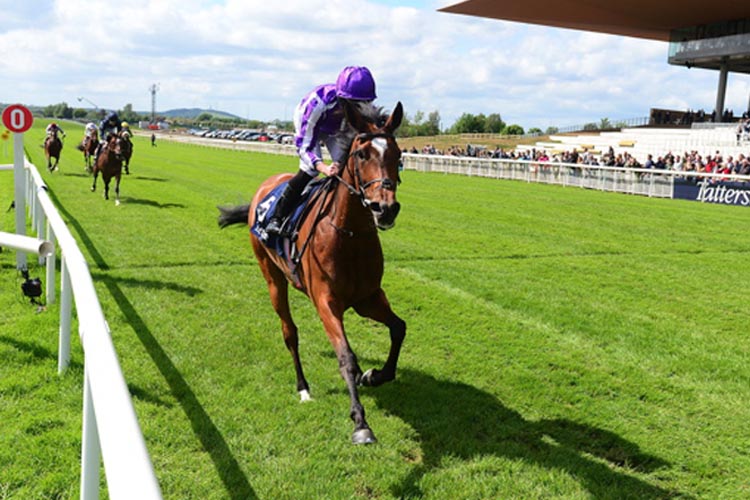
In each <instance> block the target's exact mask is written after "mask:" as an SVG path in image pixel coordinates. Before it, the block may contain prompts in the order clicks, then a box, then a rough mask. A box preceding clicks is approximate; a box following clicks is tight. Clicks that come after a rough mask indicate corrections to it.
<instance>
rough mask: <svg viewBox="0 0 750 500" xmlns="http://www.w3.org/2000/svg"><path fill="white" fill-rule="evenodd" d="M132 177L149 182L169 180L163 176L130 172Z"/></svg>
mask: <svg viewBox="0 0 750 500" xmlns="http://www.w3.org/2000/svg"><path fill="white" fill-rule="evenodd" d="M131 176H132V177H133V179H137V180H139V181H151V182H169V180H168V179H165V178H164V177H146V176H145V175H133V174H131Z"/></svg>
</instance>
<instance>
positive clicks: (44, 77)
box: [0, 0, 750, 130]
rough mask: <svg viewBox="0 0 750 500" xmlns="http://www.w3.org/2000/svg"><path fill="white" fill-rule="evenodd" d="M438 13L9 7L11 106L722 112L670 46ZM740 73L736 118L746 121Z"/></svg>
mask: <svg viewBox="0 0 750 500" xmlns="http://www.w3.org/2000/svg"><path fill="white" fill-rule="evenodd" d="M452 3H455V2H451V1H446V0H441V1H436V0H422V1H419V0H404V1H399V0H325V1H323V0H283V1H281V0H276V1H269V0H262V1H261V0H128V1H126V2H117V3H114V2H93V1H91V0H49V1H41V0H0V12H2V15H1V16H0V19H2V22H1V23H0V74H1V75H2V78H0V82H1V83H0V102H4V103H22V104H27V105H40V106H45V105H49V104H57V103H60V102H66V103H67V104H68V105H69V106H71V107H87V108H89V107H92V104H94V105H96V106H98V107H99V108H106V109H122V108H123V107H125V105H127V104H131V105H132V107H133V109H134V110H136V111H139V112H149V111H150V110H151V93H150V91H149V89H150V87H151V86H152V85H157V86H158V91H157V93H156V110H157V112H159V111H167V110H170V109H175V108H205V109H215V110H220V111H226V112H229V113H233V114H236V115H238V116H240V117H242V118H248V119H254V120H262V121H273V120H276V119H278V120H291V118H292V114H293V110H294V107H295V106H296V104H297V103H298V102H299V100H300V99H301V98H302V96H303V95H304V94H305V93H306V92H307V91H309V90H310V89H312V88H313V87H314V86H316V85H319V84H322V83H328V82H334V81H335V79H336V76H337V75H338V73H339V71H340V70H341V69H342V68H343V67H344V66H349V65H360V66H367V67H368V68H370V70H371V71H372V73H373V75H374V77H375V80H376V82H377V93H378V100H377V102H378V104H379V105H381V106H383V107H384V108H385V109H386V110H388V109H392V108H393V107H394V106H395V105H396V103H397V102H399V101H400V102H402V103H403V105H404V109H405V111H406V114H407V116H408V117H409V118H410V119H413V118H414V117H415V116H416V113H418V112H421V113H423V114H424V115H425V116H426V115H428V114H429V113H432V112H434V111H437V112H438V113H439V115H440V117H441V127H442V128H443V129H445V128H448V127H450V126H451V125H452V124H453V123H455V121H456V120H457V119H458V118H459V117H460V116H461V115H462V114H464V113H470V114H474V115H477V114H480V113H484V114H485V115H489V114H492V113H498V114H500V116H501V117H502V119H503V120H504V121H505V122H506V123H508V124H518V125H521V126H522V127H524V128H525V129H529V128H532V127H538V128H540V129H542V130H546V129H547V128H548V127H550V126H554V127H565V126H572V125H579V124H585V123H591V122H595V123H599V122H600V121H601V120H602V119H605V118H606V119H608V120H610V121H611V122H616V121H620V120H627V119H635V118H641V117H645V116H647V115H648V113H649V109H650V108H652V107H660V108H671V109H678V110H686V109H693V110H697V109H705V110H707V111H709V112H710V111H711V110H712V109H713V107H714V106H715V102H716V91H717V87H718V79H719V75H718V72H716V71H709V70H701V69H696V68H692V69H687V68H684V67H679V66H670V65H669V64H667V51H668V44H667V43H665V42H657V41H649V40H640V39H636V38H629V37H621V36H615V35H604V34H596V33H589V32H583V31H576V30H568V29H560V28H550V27H543V26H535V25H527V24H522V23H513V22H505V21H498V20H491V19H482V18H477V17H471V16H463V15H456V14H447V13H442V12H438V11H437V9H438V8H440V7H444V6H446V5H449V4H452ZM749 95H750V75H739V74H734V73H732V74H730V75H729V81H728V84H727V97H726V107H728V108H730V109H733V110H735V112H739V113H741V112H742V111H744V110H746V109H747V107H748V97H749Z"/></svg>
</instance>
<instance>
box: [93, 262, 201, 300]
mask: <svg viewBox="0 0 750 500" xmlns="http://www.w3.org/2000/svg"><path fill="white" fill-rule="evenodd" d="M165 267H166V266H165ZM91 277H92V278H93V279H95V280H97V281H102V282H104V281H107V280H111V281H114V278H112V277H111V276H107V275H105V274H100V273H92V274H91ZM117 283H119V284H125V285H128V286H136V287H141V288H150V289H152V290H172V291H174V292H179V293H184V294H185V295H187V296H188V297H195V296H196V295H198V294H200V293H203V290H202V289H200V288H196V287H193V286H185V285H181V284H179V283H170V282H168V281H162V280H139V279H135V278H117Z"/></svg>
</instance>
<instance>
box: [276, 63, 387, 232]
mask: <svg viewBox="0 0 750 500" xmlns="http://www.w3.org/2000/svg"><path fill="white" fill-rule="evenodd" d="M376 97H377V96H376V95H375V80H374V79H373V77H372V74H371V73H370V70H369V69H367V68H366V67H364V66H347V67H346V68H344V69H343V70H342V71H341V73H339V76H338V78H337V79H336V83H335V84H334V83H326V84H323V85H319V86H317V87H315V88H314V89H313V90H311V91H310V92H309V93H308V94H307V95H306V96H305V97H304V98H303V99H302V101H301V102H300V103H299V105H298V106H297V108H296V110H295V111H294V128H295V137H294V141H295V145H296V146H297V153H298V155H299V158H300V162H299V172H297V173H296V174H295V176H294V177H292V178H291V179H290V180H289V183H288V184H287V185H286V187H285V188H284V192H283V193H282V194H281V196H280V197H279V203H278V206H277V207H276V210H275V211H274V213H273V215H272V216H271V219H270V220H269V221H268V226H267V227H266V232H268V233H271V234H281V229H282V227H281V226H282V223H283V221H284V218H285V217H286V216H287V215H289V213H290V212H291V210H292V208H293V207H294V205H295V204H296V203H297V201H299V198H300V195H301V194H302V191H303V190H304V189H305V186H307V184H308V183H309V182H310V181H312V180H313V179H314V178H315V177H317V175H318V173H323V174H326V175H329V176H330V175H337V174H338V173H339V169H340V167H341V165H340V163H339V160H340V159H341V157H342V153H344V154H345V152H343V151H341V148H340V146H338V144H337V143H336V140H335V139H336V137H337V135H338V134H339V133H340V132H341V130H342V122H343V121H344V110H343V107H342V106H341V100H343V99H347V100H352V101H365V102H371V101H373V100H374V99H375V98H376ZM321 140H322V141H324V142H325V144H326V148H327V149H328V151H329V153H330V155H331V158H332V159H333V161H332V162H331V164H330V165H326V163H325V162H324V161H323V159H322V157H323V155H322V153H321V148H320V141H321Z"/></svg>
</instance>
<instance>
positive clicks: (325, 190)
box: [290, 132, 396, 266]
mask: <svg viewBox="0 0 750 500" xmlns="http://www.w3.org/2000/svg"><path fill="white" fill-rule="evenodd" d="M378 137H381V138H384V139H395V136H394V135H393V134H391V133H387V132H374V133H368V132H365V133H361V134H358V135H357V136H356V137H355V139H357V140H359V141H371V140H372V139H376V138H378ZM363 149H364V148H362V147H358V148H356V149H354V150H352V151H351V152H350V153H349V155H348V156H347V157H346V164H347V167H346V168H348V165H349V161H350V160H351V159H352V157H354V174H353V176H354V178H355V179H356V181H355V184H356V185H357V186H359V188H357V187H355V186H353V185H351V184H349V183H348V182H347V181H346V180H344V178H342V177H341V175H339V174H335V175H332V176H329V177H328V178H327V179H326V181H325V184H324V185H323V186H321V188H320V190H318V192H317V193H316V194H315V197H314V198H312V199H310V200H309V201H308V202H307V208H306V210H307V211H308V212H309V210H311V209H312V207H313V206H315V205H316V203H317V201H318V198H320V197H323V198H324V200H323V201H322V202H321V203H318V213H317V214H316V215H315V218H314V220H313V222H312V227H313V228H314V227H315V226H316V225H317V224H318V223H319V222H320V221H321V219H322V213H323V210H324V207H325V206H326V201H325V198H328V196H330V195H331V194H332V193H333V192H334V188H335V186H336V184H337V183H339V182H340V183H341V184H343V185H344V186H345V187H346V189H347V190H348V191H349V193H350V194H352V195H354V196H357V197H358V198H359V200H360V201H361V202H362V206H364V207H365V208H370V205H371V204H372V201H370V200H369V199H368V198H367V195H366V194H365V189H366V188H367V187H369V186H371V185H373V184H375V183H377V182H379V183H380V185H381V188H382V189H387V190H390V191H394V190H395V189H396V185H395V183H394V182H393V181H392V180H391V179H389V178H388V177H380V178H377V179H372V180H370V181H368V182H362V175H361V173H360V167H359V165H360V160H361V157H360V155H359V154H360V153H361V152H362V150H363ZM381 169H382V166H381ZM305 218H306V214H304V213H303V214H302V216H301V217H300V219H299V222H298V226H297V227H296V228H295V231H294V235H293V237H292V238H291V239H292V241H296V239H297V231H298V230H299V227H300V226H301V225H302V222H303V221H304V220H305ZM329 223H330V224H331V226H333V228H334V229H336V231H337V232H339V233H340V234H342V235H344V236H348V237H350V238H353V237H354V236H355V233H354V232H353V231H349V230H347V229H344V228H340V227H338V226H336V225H335V224H333V222H329ZM313 233H314V231H312V230H311V231H310V232H309V234H308V236H307V238H306V239H305V242H304V243H303V244H302V246H301V247H299V251H297V253H296V254H295V255H293V256H291V257H290V258H291V260H292V262H293V264H294V265H295V266H296V265H297V264H299V261H300V259H301V258H302V255H303V254H304V253H305V250H306V249H307V246H308V244H309V243H310V240H311V238H312V235H313ZM295 248H296V245H295Z"/></svg>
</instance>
